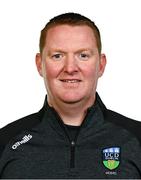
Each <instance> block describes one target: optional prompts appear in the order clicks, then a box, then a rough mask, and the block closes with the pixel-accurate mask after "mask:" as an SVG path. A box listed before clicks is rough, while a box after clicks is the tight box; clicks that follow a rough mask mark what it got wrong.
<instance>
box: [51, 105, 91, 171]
mask: <svg viewBox="0 0 141 180" xmlns="http://www.w3.org/2000/svg"><path fill="white" fill-rule="evenodd" d="M52 111H53V113H54V114H55V115H56V119H57V120H58V122H59V124H60V125H61V127H62V128H63V129H64V132H65V134H66V136H67V137H68V140H69V142H70V168H75V148H76V142H77V138H78V135H79V132H80V129H81V127H82V125H83V124H84V122H85V119H86V117H87V116H88V114H89V112H90V108H88V110H87V116H85V118H84V120H83V122H82V124H81V126H80V127H79V130H78V131H77V133H76V136H75V138H74V140H72V139H71V138H70V136H69V133H68V131H67V129H66V128H65V126H64V123H63V121H62V119H61V117H60V116H59V114H58V113H57V112H56V111H55V109H53V108H52Z"/></svg>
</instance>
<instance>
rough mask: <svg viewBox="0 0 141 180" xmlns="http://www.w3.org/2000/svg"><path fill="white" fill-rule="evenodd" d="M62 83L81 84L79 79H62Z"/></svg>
mask: <svg viewBox="0 0 141 180" xmlns="http://www.w3.org/2000/svg"><path fill="white" fill-rule="evenodd" d="M60 81H62V82H65V83H78V82H81V80H79V79H61V80H60Z"/></svg>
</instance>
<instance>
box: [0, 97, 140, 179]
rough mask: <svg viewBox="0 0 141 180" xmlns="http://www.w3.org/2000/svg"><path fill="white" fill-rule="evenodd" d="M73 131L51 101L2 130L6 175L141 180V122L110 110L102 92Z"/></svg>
mask: <svg viewBox="0 0 141 180" xmlns="http://www.w3.org/2000/svg"><path fill="white" fill-rule="evenodd" d="M76 129H77V128H76ZM73 130H74V129H73ZM73 130H72V127H67V126H66V125H64V123H63V121H62V120H61V118H60V117H59V115H58V114H57V112H56V111H55V110H54V109H53V108H51V107H49V105H48V104H47V100H46V99H45V103H44V106H43V108H42V109H41V110H40V111H39V112H38V113H35V114H32V115H29V116H27V117H24V118H22V119H20V120H18V121H16V122H13V123H11V124H9V125H7V126H6V127H4V128H2V129H1V130H0V154H1V158H0V178H7V179H8V178H11V179H13V178H14V179H20V178H24V179H36V178H38V179H44V178H45V179H49V178H56V179H58V178H59V179H64V178H65V179H68V178H70V179H75V178H76V179H77V178H78V179H81V178H82V179H95V178H97V179H99V178H103V179H106V178H110V179H140V178H141V135H140V132H141V123H140V122H138V121H135V120H131V119H129V118H127V117H124V116H122V115H120V114H118V113H115V112H113V111H110V110H108V109H107V108H106V107H105V105H104V104H103V103H102V101H101V99H100V97H99V96H98V94H97V95H96V102H95V104H94V105H93V106H92V107H90V108H89V109H88V112H87V115H86V117H85V119H84V121H83V123H82V125H81V126H80V127H78V130H75V132H73ZM111 152H112V153H111ZM117 152H118V153H117ZM112 155H114V156H115V157H114V158H115V159H114V160H118V161H112V160H113V159H111V161H109V160H110V159H109V158H112ZM107 157H108V160H107V159H105V158H107ZM104 163H105V164H106V163H107V164H106V165H104ZM108 163H110V164H108ZM112 163H119V164H118V165H117V166H115V164H114V165H112ZM111 167H112V169H110V168H111Z"/></svg>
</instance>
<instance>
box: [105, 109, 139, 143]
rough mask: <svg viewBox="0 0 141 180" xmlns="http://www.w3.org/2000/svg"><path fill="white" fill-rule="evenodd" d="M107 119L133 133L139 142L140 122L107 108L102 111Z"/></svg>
mask: <svg viewBox="0 0 141 180" xmlns="http://www.w3.org/2000/svg"><path fill="white" fill-rule="evenodd" d="M104 115H105V118H106V120H107V121H109V122H111V123H114V124H115V125H118V126H120V127H122V128H124V129H126V130H127V131H129V132H130V133H132V134H134V135H135V136H136V137H137V139H138V140H139V141H140V143H141V122H140V121H136V120H133V119H131V118H128V117H126V116H123V115H121V114H119V113H117V112H114V111H112V110H109V109H107V110H106V111H105V112H104Z"/></svg>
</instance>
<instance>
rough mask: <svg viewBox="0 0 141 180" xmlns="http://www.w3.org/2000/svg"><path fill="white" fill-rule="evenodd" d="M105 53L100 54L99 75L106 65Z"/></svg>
mask: <svg viewBox="0 0 141 180" xmlns="http://www.w3.org/2000/svg"><path fill="white" fill-rule="evenodd" d="M106 63H107V60H106V55H105V54H101V55H100V63H99V77H101V76H102V75H103V73H104V70H105V67H106Z"/></svg>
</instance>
